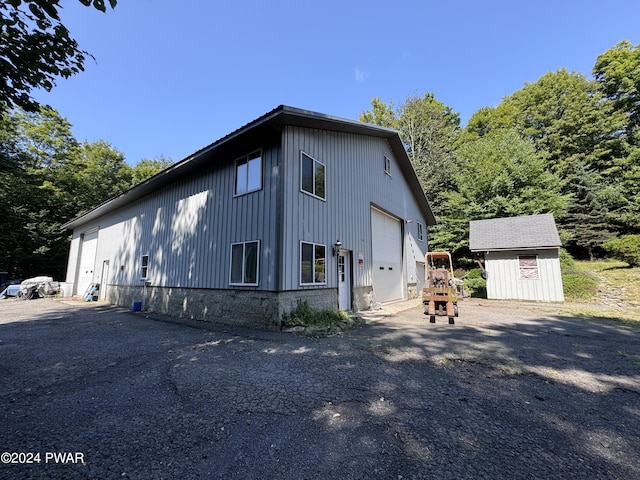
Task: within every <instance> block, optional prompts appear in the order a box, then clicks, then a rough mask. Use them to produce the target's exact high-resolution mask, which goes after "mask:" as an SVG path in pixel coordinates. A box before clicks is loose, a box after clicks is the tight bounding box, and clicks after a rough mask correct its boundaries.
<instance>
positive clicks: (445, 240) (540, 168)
mask: <svg viewBox="0 0 640 480" xmlns="http://www.w3.org/2000/svg"><path fill="white" fill-rule="evenodd" d="M457 155H458V167H457V169H456V172H455V174H454V178H455V181H456V184H457V189H456V190H453V191H447V192H444V193H443V197H444V199H445V203H444V205H445V208H446V211H447V212H448V215H447V216H446V217H444V218H442V219H441V220H440V222H439V225H438V227H437V229H436V230H435V231H434V233H433V235H432V238H431V245H432V247H431V248H433V249H441V250H447V251H450V252H452V254H453V255H454V257H456V258H460V257H468V256H469V252H468V238H469V221H470V220H480V219H485V218H498V217H513V216H518V215H531V214H538V213H553V214H554V215H555V216H562V215H563V213H564V210H565V208H566V203H567V198H566V196H565V195H563V194H561V193H560V180H559V178H558V177H557V176H556V175H555V174H553V173H551V172H549V171H547V170H546V169H545V167H544V163H543V160H542V159H541V158H540V157H539V156H538V155H537V153H536V151H535V149H534V147H533V145H532V144H531V142H529V141H527V140H525V139H523V138H522V137H521V136H520V135H519V134H518V132H517V131H516V130H514V129H499V130H495V131H491V132H489V133H487V134H486V135H484V136H482V137H476V138H473V139H467V140H466V141H465V142H463V143H461V144H460V145H459V147H458V151H457Z"/></svg>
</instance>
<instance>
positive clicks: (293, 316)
mask: <svg viewBox="0 0 640 480" xmlns="http://www.w3.org/2000/svg"><path fill="white" fill-rule="evenodd" d="M348 318H349V317H348V315H347V314H346V313H345V312H343V311H339V310H316V309H315V308H313V307H311V306H310V305H309V302H307V301H306V300H304V301H302V302H300V301H298V305H297V306H296V308H294V309H293V310H291V311H290V312H289V313H284V314H283V315H282V324H283V325H285V326H287V327H296V326H303V327H312V326H313V327H322V326H330V325H333V324H335V323H338V322H343V321H345V320H347V319H348Z"/></svg>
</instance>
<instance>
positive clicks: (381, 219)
mask: <svg viewBox="0 0 640 480" xmlns="http://www.w3.org/2000/svg"><path fill="white" fill-rule="evenodd" d="M371 237H372V250H373V293H374V294H375V297H376V300H377V301H378V302H381V303H384V302H391V301H393V300H401V299H402V298H403V295H402V292H403V288H402V229H401V227H400V220H399V219H397V218H395V217H392V216H390V215H387V214H386V213H383V212H381V211H380V210H377V209H375V208H372V209H371Z"/></svg>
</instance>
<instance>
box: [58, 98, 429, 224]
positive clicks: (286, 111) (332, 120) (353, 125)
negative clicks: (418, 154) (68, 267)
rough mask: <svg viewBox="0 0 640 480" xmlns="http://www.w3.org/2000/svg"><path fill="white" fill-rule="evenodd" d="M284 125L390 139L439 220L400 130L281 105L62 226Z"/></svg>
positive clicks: (419, 196) (425, 206)
mask: <svg viewBox="0 0 640 480" xmlns="http://www.w3.org/2000/svg"><path fill="white" fill-rule="evenodd" d="M284 125H293V126H300V127H308V128H316V129H322V130H332V131H339V132H346V133H354V134H358V135H369V136H373V137H381V138H385V139H387V141H388V142H389V145H390V147H391V149H392V151H393V153H394V156H395V157H396V159H397V161H398V164H399V166H400V169H401V170H402V173H403V175H404V177H405V179H406V180H407V183H408V184H409V186H410V188H411V190H412V191H413V193H414V195H415V197H416V200H417V202H418V204H419V206H420V209H421V211H422V214H423V215H424V217H425V221H426V222H427V224H428V225H435V223H436V219H435V217H434V215H433V212H432V210H431V207H430V206H429V202H428V200H427V198H426V196H425V194H424V191H423V190H422V187H421V185H420V181H419V180H418V176H417V175H416V172H415V170H414V169H413V166H412V165H411V161H410V160H409V156H408V155H407V152H406V150H405V148H404V145H403V144H402V140H401V139H400V136H399V135H398V132H396V131H395V130H392V129H389V128H384V127H379V126H377V125H370V124H367V123H362V122H358V121H355V120H349V119H345V118H339V117H333V116H330V115H325V114H322V113H318V112H312V111H309V110H303V109H300V108H295V107H290V106H287V105H280V106H279V107H277V108H275V109H273V110H271V111H270V112H268V113H266V114H264V115H262V116H261V117H259V118H257V119H256V120H253V121H252V122H250V123H247V124H246V125H244V126H243V127H240V128H239V129H237V130H235V131H233V132H231V133H229V134H228V135H226V136H224V137H222V138H221V139H219V140H217V141H215V142H213V143H212V144H210V145H208V146H206V147H204V148H202V149H200V150H198V151H196V152H194V153H192V154H191V155H189V156H188V157H186V158H185V159H184V160H181V161H180V162H177V163H175V164H174V165H171V166H170V167H168V168H166V169H165V170H163V171H161V172H160V173H158V174H157V175H154V176H153V177H151V178H149V179H148V180H145V181H144V182H142V183H140V184H138V185H136V186H134V187H132V188H130V189H129V190H126V191H125V192H123V193H121V194H120V195H117V196H115V197H113V198H110V199H109V200H107V201H106V202H103V203H101V204H100V205H98V206H96V207H95V208H93V209H92V210H90V211H88V212H87V213H85V214H84V215H81V216H79V217H77V218H74V219H73V220H70V221H69V222H67V223H65V224H64V225H62V228H66V229H73V228H76V227H78V226H80V225H82V224H84V223H87V222H90V221H92V220H95V219H96V218H98V217H100V216H102V215H105V214H107V213H110V212H112V211H114V210H116V209H118V208H121V207H124V206H126V205H128V204H130V203H131V202H133V201H135V200H138V199H139V198H142V197H144V196H146V195H149V194H150V193H152V192H154V191H156V190H157V189H159V188H161V187H164V186H165V185H168V184H170V183H173V182H175V181H176V180H178V179H179V178H182V177H183V176H185V175H187V174H189V173H192V172H193V171H196V170H198V169H199V168H200V167H202V166H204V165H207V164H209V163H210V162H212V161H213V162H215V161H216V159H217V158H218V155H217V153H220V152H221V151H224V150H226V149H227V148H229V147H230V146H232V145H234V144H235V143H236V142H238V141H240V140H242V141H243V142H245V141H247V140H248V139H252V140H256V139H257V140H259V139H260V138H264V137H267V136H273V135H274V133H279V132H280V131H281V128H282V126H284ZM220 158H222V159H224V161H226V160H227V157H226V156H224V155H222V156H220Z"/></svg>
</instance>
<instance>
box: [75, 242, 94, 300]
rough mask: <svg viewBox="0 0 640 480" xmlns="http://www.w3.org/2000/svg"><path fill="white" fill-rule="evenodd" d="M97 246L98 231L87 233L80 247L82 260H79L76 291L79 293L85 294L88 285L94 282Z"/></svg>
mask: <svg viewBox="0 0 640 480" xmlns="http://www.w3.org/2000/svg"><path fill="white" fill-rule="evenodd" d="M97 248H98V232H92V233H87V234H85V235H84V238H83V240H82V245H81V247H80V261H79V262H78V265H79V266H78V280H77V282H76V293H77V294H78V295H82V294H84V292H85V290H86V289H87V287H88V286H89V285H90V284H91V283H92V282H93V269H94V268H95V264H96V250H97Z"/></svg>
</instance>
